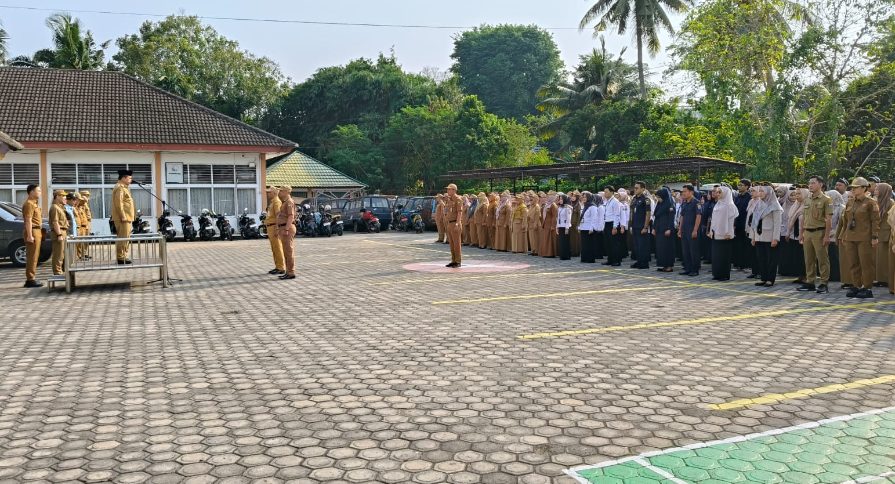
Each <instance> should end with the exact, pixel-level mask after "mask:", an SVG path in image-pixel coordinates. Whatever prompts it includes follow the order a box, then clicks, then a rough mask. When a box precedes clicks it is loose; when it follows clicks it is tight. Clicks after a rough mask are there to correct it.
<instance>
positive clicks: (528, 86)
mask: <svg viewBox="0 0 895 484" xmlns="http://www.w3.org/2000/svg"><path fill="white" fill-rule="evenodd" d="M451 58H452V59H453V60H454V64H453V66H452V67H451V70H452V72H453V73H454V74H455V75H456V76H457V79H458V83H459V85H460V87H461V88H462V89H463V90H464V91H465V92H466V93H468V94H472V95H476V96H478V98H479V99H480V100H481V101H482V102H483V103H485V106H487V108H488V110H489V111H490V112H492V113H495V114H497V115H498V116H500V117H506V118H515V119H516V120H518V121H522V120H523V118H524V117H525V115H527V114H535V109H534V108H535V104H536V103H537V99H536V97H535V95H536V94H537V92H538V90H540V89H541V87H542V86H544V85H547V84H552V83H555V82H556V81H558V80H559V77H560V71H561V70H562V68H563V62H562V60H560V58H559V49H558V48H557V47H556V42H554V41H553V36H551V35H550V34H549V33H548V32H547V31H545V30H543V29H540V28H538V27H536V26H533V25H531V26H522V25H498V26H490V25H483V26H481V27H476V28H474V29H472V30H467V31H465V32H463V33H461V34H459V35H458V36H456V37H454V52H453V53H452V54H451Z"/></svg>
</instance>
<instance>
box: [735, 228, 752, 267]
mask: <svg viewBox="0 0 895 484" xmlns="http://www.w3.org/2000/svg"><path fill="white" fill-rule="evenodd" d="M733 233H734V239H733V240H734V252H733V266H734V267H739V268H740V269H747V268H749V267H750V264H751V261H750V260H749V254H750V249H751V248H752V241H751V240H749V236H748V235H747V234H746V227H745V226H743V227H742V228H739V227H738V228H736V229H734V231H733Z"/></svg>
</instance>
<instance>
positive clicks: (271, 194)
mask: <svg viewBox="0 0 895 484" xmlns="http://www.w3.org/2000/svg"><path fill="white" fill-rule="evenodd" d="M277 191H278V190H277V187H274V186H270V187H267V218H265V219H264V225H265V226H266V227H267V240H269V241H270V251H271V253H273V270H271V271H268V272H267V273H268V274H277V275H283V274H286V259H285V256H284V255H283V242H281V241H280V238H279V237H278V236H277V215H279V213H280V207H281V206H282V205H283V202H281V201H280V197H279V196H278V195H277Z"/></svg>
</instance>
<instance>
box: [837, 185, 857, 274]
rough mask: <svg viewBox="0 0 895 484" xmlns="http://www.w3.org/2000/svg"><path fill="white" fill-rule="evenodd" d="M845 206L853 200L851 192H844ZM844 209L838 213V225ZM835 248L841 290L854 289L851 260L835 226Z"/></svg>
mask: <svg viewBox="0 0 895 484" xmlns="http://www.w3.org/2000/svg"><path fill="white" fill-rule="evenodd" d="M843 197H845V199H846V200H845V206H846V207H847V206H848V203H849V202H851V201H852V200H853V199H854V197H855V196H854V194H853V193H852V192H850V191H849V192H846V193H845V195H843ZM844 212H845V207H842V211H841V212H840V213H839V224H842V216H843V215H844ZM835 238H836V246H837V247H839V278H840V280H842V289H851V288H852V287H854V284H853V282H852V280H851V260H849V258H848V251H847V250H845V247H844V246H843V243H842V234H841V232H840V230H839V226H838V225H837V226H836V235H835Z"/></svg>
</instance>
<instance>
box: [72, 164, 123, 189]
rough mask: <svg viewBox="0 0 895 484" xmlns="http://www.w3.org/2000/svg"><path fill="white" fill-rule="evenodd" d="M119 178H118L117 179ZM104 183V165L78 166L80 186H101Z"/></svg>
mask: <svg viewBox="0 0 895 484" xmlns="http://www.w3.org/2000/svg"><path fill="white" fill-rule="evenodd" d="M116 178H117V177H116ZM116 181H117V180H116ZM102 182H103V165H88V164H83V165H78V184H79V185H94V184H96V185H99V184H102Z"/></svg>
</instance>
